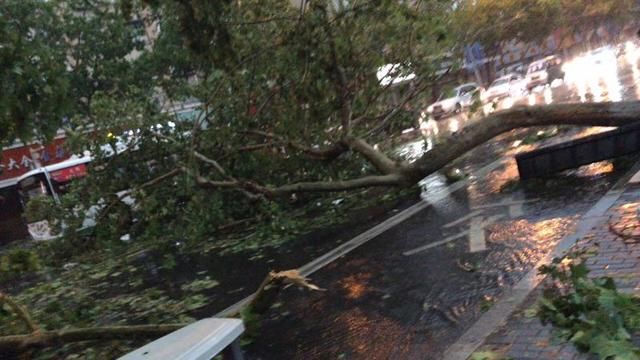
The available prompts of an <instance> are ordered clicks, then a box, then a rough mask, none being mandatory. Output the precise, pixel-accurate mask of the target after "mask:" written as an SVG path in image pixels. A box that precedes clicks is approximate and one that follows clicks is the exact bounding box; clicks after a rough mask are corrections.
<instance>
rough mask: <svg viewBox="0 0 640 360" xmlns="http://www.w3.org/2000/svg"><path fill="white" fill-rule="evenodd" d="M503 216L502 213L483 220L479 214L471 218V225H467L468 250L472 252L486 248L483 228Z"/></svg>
mask: <svg viewBox="0 0 640 360" xmlns="http://www.w3.org/2000/svg"><path fill="white" fill-rule="evenodd" d="M503 217H504V216H503V215H495V216H491V217H489V218H488V219H487V220H484V219H483V218H482V217H481V216H478V217H474V218H472V219H471V225H470V226H469V252H472V253H474V252H479V251H484V250H487V241H486V238H485V230H484V228H485V227H487V226H488V225H491V224H494V223H495V222H496V221H498V220H500V219H501V218H503ZM483 220H484V221H483Z"/></svg>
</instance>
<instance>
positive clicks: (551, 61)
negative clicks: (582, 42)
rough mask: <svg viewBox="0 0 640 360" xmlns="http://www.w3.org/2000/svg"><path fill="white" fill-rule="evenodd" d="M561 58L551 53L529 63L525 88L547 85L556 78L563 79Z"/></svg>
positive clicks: (530, 88)
mask: <svg viewBox="0 0 640 360" xmlns="http://www.w3.org/2000/svg"><path fill="white" fill-rule="evenodd" d="M563 78H564V72H563V71H562V59H560V57H558V56H555V55H551V56H547V57H546V58H544V59H540V60H537V61H534V62H532V63H531V64H529V67H528V68H527V90H529V91H531V90H532V89H533V88H535V87H537V86H541V85H547V84H550V83H551V82H553V80H556V79H563Z"/></svg>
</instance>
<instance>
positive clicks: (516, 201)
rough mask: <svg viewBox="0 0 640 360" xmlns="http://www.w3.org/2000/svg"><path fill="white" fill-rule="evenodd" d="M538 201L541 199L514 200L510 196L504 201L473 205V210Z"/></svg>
mask: <svg viewBox="0 0 640 360" xmlns="http://www.w3.org/2000/svg"><path fill="white" fill-rule="evenodd" d="M537 201H540V199H529V200H515V201H514V200H511V198H510V197H509V198H506V199H505V200H504V201H501V202H498V203H493V204H483V205H478V206H472V207H471V210H480V209H491V208H496V207H502V206H517V205H523V204H528V203H532V202H537Z"/></svg>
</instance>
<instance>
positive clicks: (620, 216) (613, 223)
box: [481, 188, 640, 360]
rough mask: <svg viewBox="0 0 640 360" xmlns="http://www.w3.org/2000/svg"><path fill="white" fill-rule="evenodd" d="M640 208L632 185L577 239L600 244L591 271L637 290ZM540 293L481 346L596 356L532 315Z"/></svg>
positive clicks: (580, 359) (522, 358) (515, 354)
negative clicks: (559, 339) (560, 340)
mask: <svg viewBox="0 0 640 360" xmlns="http://www.w3.org/2000/svg"><path fill="white" fill-rule="evenodd" d="M639 209H640V190H639V189H638V188H629V189H627V190H626V191H625V193H624V194H623V195H622V196H621V197H620V199H618V201H617V202H616V203H615V204H614V205H613V206H612V207H611V208H610V209H609V210H608V211H607V214H606V215H607V216H605V217H603V219H602V221H601V222H600V223H599V225H598V226H596V227H595V228H594V229H593V230H592V232H591V233H590V234H588V235H587V236H585V237H584V238H583V239H582V240H580V241H579V242H578V244H577V248H593V247H595V248H597V249H598V253H597V255H595V256H593V257H591V258H589V259H588V260H587V265H588V266H589V269H590V276H592V277H600V276H609V277H612V278H613V279H614V280H615V281H616V284H617V285H618V288H619V289H620V290H621V291H627V292H638V290H639V289H640V262H639V259H640V242H638V240H636V239H635V237H636V236H638V235H640V233H638V229H640V226H639V225H640V222H639V221H640V220H639V219H638V210H639ZM612 230H613V231H612ZM614 231H615V232H616V233H618V234H623V235H624V236H623V237H621V236H619V235H617V234H616V233H614ZM634 232H636V233H634ZM540 295H541V289H540V288H538V289H536V290H534V291H533V292H532V293H531V294H530V295H529V297H528V299H527V300H526V302H525V303H524V304H523V305H522V306H521V307H520V308H519V310H518V311H516V312H515V313H513V314H512V315H511V316H510V317H509V319H508V321H507V323H506V324H505V325H504V326H502V327H501V328H499V329H498V330H497V331H495V332H494V333H493V334H491V335H490V336H489V337H488V338H487V340H486V341H485V344H484V345H483V346H482V347H481V350H489V351H494V352H496V353H500V354H504V357H505V358H507V359H515V360H530V359H531V360H533V359H537V360H547V359H548V360H556V359H562V360H592V359H597V357H596V356H592V355H587V354H581V353H579V352H578V351H577V350H576V349H575V348H574V347H573V346H572V345H571V344H559V343H557V342H556V341H555V340H554V339H553V336H552V333H551V327H550V326H543V325H542V324H541V323H540V322H539V321H538V319H537V318H535V317H531V316H527V313H528V312H527V311H526V310H527V309H531V308H532V307H533V306H535V303H536V301H537V299H538V298H539V296H540Z"/></svg>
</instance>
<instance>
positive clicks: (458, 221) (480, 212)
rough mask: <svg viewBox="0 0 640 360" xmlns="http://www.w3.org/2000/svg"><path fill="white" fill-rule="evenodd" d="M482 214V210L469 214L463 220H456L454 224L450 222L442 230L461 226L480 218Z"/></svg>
mask: <svg viewBox="0 0 640 360" xmlns="http://www.w3.org/2000/svg"><path fill="white" fill-rule="evenodd" d="M480 214H482V211H480V210H475V211H472V212H470V213H468V214H467V215H465V216H463V217H461V218H458V220H455V221H452V222H450V223H448V224H445V225H443V226H442V228H443V229H448V228H450V227H454V226H456V225H459V224H461V223H463V222H465V221H467V220H469V219H471V218H472V217H474V216H478V215H480Z"/></svg>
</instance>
